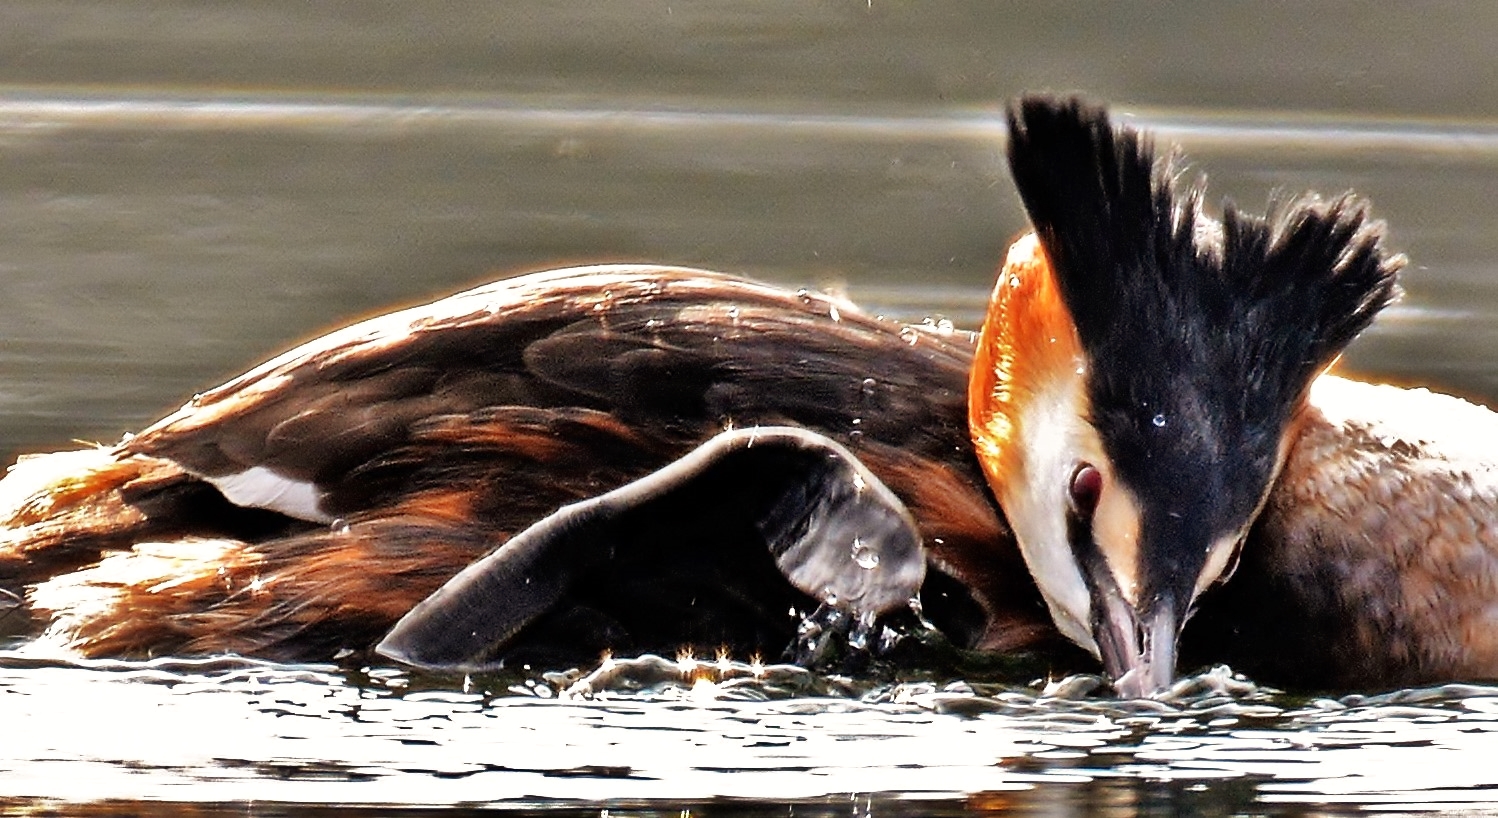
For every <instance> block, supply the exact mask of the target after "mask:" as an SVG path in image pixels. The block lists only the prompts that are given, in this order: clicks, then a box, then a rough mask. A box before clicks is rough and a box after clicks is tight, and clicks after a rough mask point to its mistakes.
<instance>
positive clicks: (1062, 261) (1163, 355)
mask: <svg viewBox="0 0 1498 818" xmlns="http://www.w3.org/2000/svg"><path fill="white" fill-rule="evenodd" d="M1009 137H1010V138H1009V164H1010V168H1011V170H1012V172H1013V175H1014V181H1015V184H1016V186H1017V187H1018V189H1019V193H1020V197H1021V198H1022V199H1023V201H1024V205H1025V209H1026V211H1027V212H1028V213H1029V216H1030V220H1031V222H1032V223H1033V225H1034V227H1035V230H1036V232H1037V234H1038V235H1039V237H1040V240H1041V243H1042V245H1043V246H1044V248H1045V251H1046V254H1047V256H1048V257H1049V259H1050V262H1051V267H1052V269H1053V271H1054V274H1055V276H1056V278H1057V282H1058V286H1059V289H1060V291H1061V294H1062V299H1063V300H1064V301H1065V303H1066V305H1067V308H1068V309H1069V311H1070V312H1071V317H1072V320H1073V322H1074V323H1075V325H1076V328H1077V334H1078V337H1079V339H1080V340H1081V343H1082V348H1083V350H1084V352H1085V354H1086V355H1087V357H1088V360H1089V361H1090V362H1091V366H1090V367H1089V369H1088V376H1087V377H1088V382H1087V391H1088V397H1089V401H1090V404H1091V412H1092V414H1093V416H1092V418H1091V421H1092V423H1093V425H1094V427H1095V428H1097V430H1098V432H1099V434H1100V436H1101V438H1102V439H1103V442H1104V446H1105V447H1106V448H1107V450H1108V455H1109V457H1110V459H1111V460H1112V461H1113V463H1114V466H1115V467H1116V468H1117V469H1118V470H1119V473H1120V476H1121V477H1122V478H1123V479H1124V480H1126V481H1127V482H1128V483H1130V485H1131V487H1132V488H1133V489H1134V491H1135V492H1136V493H1143V494H1145V495H1156V496H1151V497H1147V498H1144V499H1147V500H1153V501H1157V503H1156V505H1160V506H1163V507H1165V508H1168V509H1172V510H1173V511H1172V513H1173V514H1175V515H1179V516H1182V517H1184V518H1188V519H1195V520H1197V521H1198V522H1197V523H1195V524H1199V525H1203V526H1206V527H1208V528H1210V529H1213V530H1212V531H1208V532H1203V533H1208V534H1219V533H1224V532H1223V531H1221V530H1217V529H1222V528H1227V527H1230V526H1233V525H1237V524H1240V523H1241V522H1242V519H1241V518H1240V519H1233V518H1234V517H1237V516H1238V515H1239V514H1240V513H1241V514H1242V518H1246V517H1247V516H1248V515H1251V514H1252V510H1253V508H1254V504H1256V503H1257V500H1258V498H1259V497H1260V496H1261V495H1262V491H1263V488H1264V487H1265V486H1266V485H1267V484H1268V481H1269V480H1270V479H1271V478H1272V477H1273V468H1274V462H1275V455H1276V451H1277V446H1278V442H1279V439H1280V436H1281V435H1282V434H1283V433H1284V429H1285V427H1286V425H1287V423H1288V418H1289V416H1290V413H1291V412H1292V411H1294V408H1295V407H1296V406H1297V405H1298V404H1299V402H1300V401H1301V400H1302V398H1303V397H1304V395H1305V391H1306V389H1307V387H1308V386H1309V385H1310V383H1311V381H1312V380H1313V379H1314V378H1315V377H1316V376H1317V375H1318V374H1319V373H1320V372H1321V370H1322V369H1324V368H1325V367H1326V366H1327V365H1328V364H1330V363H1331V361H1332V360H1333V359H1334V358H1335V357H1336V356H1337V355H1338V354H1339V353H1340V352H1341V351H1342V349H1343V348H1344V347H1345V346H1346V345H1347V344H1348V343H1349V342H1350V341H1351V340H1352V339H1353V338H1354V337H1356V336H1357V335H1358V333H1359V332H1361V331H1362V330H1363V329H1364V328H1366V327H1367V326H1368V324H1369V323H1370V322H1371V321H1372V320H1373V318H1374V317H1375V316H1376V315H1377V314H1378V312H1379V311H1380V310H1381V309H1383V308H1384V307H1385V306H1386V305H1387V304H1388V303H1389V302H1390V301H1391V300H1392V299H1393V297H1394V295H1395V292H1396V286H1395V275H1396V273H1397V272H1398V270H1399V268H1400V267H1402V266H1403V263H1404V259H1403V257H1402V256H1399V255H1397V254H1395V253H1392V252H1391V251H1389V250H1388V249H1387V248H1386V246H1385V242H1384V235H1383V225H1382V223H1380V222H1376V221H1373V220H1372V219H1371V218H1370V216H1369V212H1368V207H1367V205H1366V203H1365V202H1364V201H1363V200H1361V199H1359V198H1357V197H1355V196H1353V195H1350V194H1349V195H1344V196H1341V197H1339V198H1335V199H1329V200H1324V199H1321V198H1319V197H1317V196H1314V195H1306V196H1302V197H1299V198H1296V199H1293V200H1291V201H1289V202H1287V203H1282V204H1280V205H1279V206H1277V207H1272V208H1271V214H1270V216H1269V217H1267V218H1266V217H1259V216H1254V215H1248V214H1244V213H1242V212H1240V211H1238V210H1237V209H1236V208H1234V207H1232V206H1231V205H1229V206H1227V207H1226V208H1225V212H1224V215H1223V218H1222V221H1221V222H1220V223H1219V222H1217V221H1214V220H1212V219H1210V218H1207V217H1206V216H1204V215H1203V214H1202V212H1201V201H1202V195H1203V190H1204V186H1203V185H1202V184H1201V183H1200V182H1197V183H1193V184H1190V185H1185V184H1181V183H1179V182H1178V181H1177V176H1178V170H1177V166H1176V162H1175V161H1174V157H1173V156H1172V157H1166V158H1159V157H1157V156H1156V153H1155V150H1154V147H1153V145H1152V144H1151V141H1150V139H1149V138H1148V137H1147V136H1145V135H1142V134H1140V133H1138V132H1136V131H1134V130H1132V129H1130V128H1127V127H1119V128H1115V127H1114V126H1113V124H1112V123H1111V122H1110V121H1109V118H1108V115H1107V112H1106V111H1105V110H1104V109H1102V108H1100V107H1095V106H1091V105H1088V104H1086V103H1084V102H1082V101H1079V100H1077V99H1074V98H1062V99H1058V98H1055V97H1050V96H1030V97H1025V98H1023V99H1021V100H1019V101H1018V102H1017V103H1016V104H1014V105H1013V106H1012V107H1011V108H1010V110H1009ZM1182 486H1199V487H1200V491H1201V492H1212V493H1215V494H1216V496H1217V497H1218V498H1222V497H1223V496H1228V497H1230V498H1231V499H1232V501H1231V502H1228V503H1225V504H1221V503H1217V504H1211V503H1205V502H1202V503H1193V502H1192V501H1191V500H1190V499H1189V498H1186V499H1181V498H1179V497H1176V496H1170V493H1172V492H1173V493H1174V494H1175V495H1185V494H1195V493H1197V492H1195V491H1192V492H1182V491H1181V487H1182ZM1149 505H1150V503H1146V506H1149ZM1214 505H1215V506H1221V505H1225V506H1227V508H1221V507H1218V508H1217V509H1216V512H1215V513H1214V512H1213V511H1212V510H1211V509H1209V508H1208V506H1214ZM1203 516H1204V517H1207V518H1210V517H1213V516H1220V517H1222V519H1216V520H1213V519H1201V517H1203ZM1145 524H1148V520H1146V521H1145Z"/></svg>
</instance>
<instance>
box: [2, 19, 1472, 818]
mask: <svg viewBox="0 0 1498 818" xmlns="http://www.w3.org/2000/svg"><path fill="white" fill-rule="evenodd" d="M0 15H3V16H4V18H5V19H4V21H3V25H0V452H4V453H6V455H7V457H10V456H13V455H14V454H17V453H21V452H26V451H37V450H48V449H53V448H58V447H65V446H68V445H71V443H72V441H75V440H103V441H110V440H114V439H116V438H117V437H118V436H119V435H120V434H121V433H123V432H125V431H128V430H131V429H136V428H139V427H140V426H142V425H143V424H145V423H148V422H150V421H151V420H153V419H154V418H156V417H159V416H160V415H161V414H162V413H163V412H165V411H168V410H170V409H171V408H172V407H174V406H176V405H177V404H179V403H180V402H182V401H184V400H186V399H187V398H188V397H189V396H191V395H192V394H193V393H194V392H197V391H200V390H202V389H203V388H205V387H207V386H210V385H212V384H213V383H215V382H218V381H220V380H222V379H224V378H226V377H229V376H231V375H233V374H235V373H237V372H238V371H241V370H242V369H244V368H245V367H247V366H249V365H251V364H253V363H255V362H257V361H259V360H262V359H264V358H265V357H268V356H269V355H271V354H273V353H275V352H277V351H279V350H281V349H284V348H286V347H287V346H289V345H291V344H293V343H295V342H297V341H298V340H301V339H304V338H306V337H309V336H311V335H313V334H315V333H317V332H318V331H320V330H323V329H326V328H329V327H331V326H334V325H337V324H340V323H343V322H346V321H348V320H350V319H352V318H355V317H359V316H362V315H366V314H369V313H370V312H372V311H376V310H380V309H383V308H386V307H389V306H392V305H395V304H406V303H412V302H416V301H420V300H424V299H428V298H431V297H435V296H439V295H442V294H445V293H449V292H453V291H456V290H458V289H461V288H463V287H466V286H469V285H471V284H474V283H478V282H481V281H485V280H489V279H491V278H494V277H497V276H500V275H509V274H513V273H516V272H520V271H524V270H534V269H541V268H547V267H555V266H562V265H565V264H569V263H576V262H597V261H633V260H641V261H653V262H665V263H676V264H687V265H693V266H701V267H707V268H712V269H720V270H727V271H732V272H738V273H742V274H746V275H752V276H757V277H760V278H764V279H767V280H770V281H774V282H778V283H782V284H785V285H787V286H793V287H799V286H813V287H824V288H831V289H836V290H839V291H842V292H846V293H847V294H848V295H849V296H850V297H852V298H853V299H854V300H856V301H859V302H860V303H863V304H865V305H867V306H868V307H869V308H870V309H872V310H874V311H876V312H881V313H885V314H889V315H894V316H899V317H902V318H907V319H911V320H920V319H922V318H924V317H927V316H942V317H948V318H951V319H953V320H954V321H955V322H956V323H958V324H959V325H963V326H972V325H973V324H974V323H975V322H976V321H977V319H978V317H979V315H980V311H981V309H982V306H983V303H984V299H985V297H986V293H987V290H988V288H989V286H990V283H991V276H992V274H993V270H994V268H995V266H996V264H997V263H998V261H999V259H1001V258H1002V253H1003V249H1004V246H1005V244H1006V243H1007V242H1008V240H1009V239H1010V238H1011V237H1013V236H1014V235H1016V234H1017V233H1019V232H1020V231H1021V230H1022V229H1023V218H1022V215H1021V212H1020V210H1019V206H1018V203H1017V201H1016V199H1015V197H1014V194H1013V190H1012V188H1011V187H1010V184H1009V182H1008V178H1007V175H1006V172H1005V170H1004V166H1003V161H1002V144H1001V139H1002V113H1001V112H1002V103H1003V100H1005V99H1007V98H1009V97H1011V96H1013V95H1014V94H1016V93H1018V92H1020V91H1021V90H1025V89H1036V88H1059V89H1081V90H1085V91H1088V92H1090V93H1092V94H1094V95H1095V96H1097V97H1099V98H1102V99H1107V100H1110V101H1113V102H1114V103H1116V105H1117V108H1116V110H1117V112H1118V115H1119V116H1120V117H1123V118H1126V119H1127V120H1129V121H1131V122H1134V123H1135V124H1137V125H1140V126H1142V127H1148V128H1152V129H1155V130H1157V131H1158V132H1159V133H1160V134H1161V136H1162V138H1169V139H1175V140H1179V141H1181V142H1182V143H1184V144H1185V146H1186V148H1187V150H1188V152H1189V154H1190V156H1191V158H1192V159H1193V160H1194V162H1195V166H1196V167H1197V168H1199V169H1201V170H1203V171H1206V172H1207V173H1209V175H1210V179H1211V184H1212V188H1211V190H1212V196H1211V197H1209V198H1212V200H1214V201H1216V199H1217V198H1218V197H1221V196H1230V197H1232V198H1233V199H1234V200H1236V201H1238V202H1239V203H1241V204H1242V205H1244V206H1245V207H1248V208H1250V209H1254V208H1257V207H1258V206H1259V205H1260V204H1261V203H1263V202H1265V201H1266V200H1267V199H1268V197H1269V195H1270V192H1271V191H1273V190H1281V191H1286V192H1290V193H1294V192H1298V191H1301V190H1304V189H1308V188H1312V189H1318V190H1321V191H1323V192H1326V193H1329V194H1336V193H1340V192H1342V191H1343V190H1346V189H1349V188H1353V189H1356V190H1357V191H1359V192H1360V193H1362V194H1365V195H1367V196H1369V197H1370V198H1371V199H1372V200H1373V202H1374V204H1375V208H1376V213H1377V214H1378V215H1380V216H1381V217H1382V218H1385V219H1387V220H1388V221H1389V222H1390V224H1391V228H1390V230H1391V236H1392V240H1393V243H1394V245H1395V246H1397V247H1399V248H1401V249H1402V250H1404V251H1405V252H1407V253H1408V254H1409V256H1410V258H1411V265H1410V267H1409V269H1408V271H1407V273H1406V274H1405V276H1404V278H1403V281H1404V287H1405V290H1406V294H1405V297H1404V299H1403V301H1402V302H1401V303H1400V304H1398V305H1397V306H1396V307H1394V308H1393V309H1391V310H1390V311H1388V312H1387V313H1386V314H1385V315H1384V316H1383V317H1382V318H1380V320H1379V321H1378V322H1377V323H1376V325H1375V326H1374V328H1373V329H1372V330H1371V331H1370V332H1369V333H1367V335H1366V336H1365V337H1364V338H1362V339H1361V340H1360V341H1359V342H1357V344H1356V345H1355V346H1354V348H1353V349H1352V350H1351V351H1350V352H1349V353H1348V355H1347V360H1346V365H1347V366H1348V367H1349V368H1351V369H1353V370H1355V371H1358V372H1362V373H1365V374H1369V375H1373V376H1378V377H1386V378H1393V379H1396V380H1400V381H1405V382H1412V383H1432V384H1436V385H1440V386H1443V387H1445V388H1449V389H1454V390H1457V391H1459V392H1461V393H1463V394H1467V395H1470V396H1473V397H1476V398H1480V399H1488V400H1492V399H1498V365H1495V364H1494V363H1493V356H1492V355H1491V352H1490V351H1491V350H1492V349H1494V348H1495V342H1498V320H1495V319H1498V275H1495V273H1498V207H1495V206H1494V203H1495V198H1494V197H1495V191H1498V94H1494V93H1493V89H1494V88H1495V87H1498V61H1494V60H1493V59H1492V56H1491V55H1492V42H1493V37H1492V32H1493V31H1494V26H1495V25H1498V12H1494V11H1493V10H1491V9H1488V8H1484V7H1475V6H1472V5H1470V4H1459V3H1419V4H1407V5H1401V4H1379V5H1377V6H1376V7H1369V6H1366V5H1364V4H1351V3H1330V2H1323V3H1310V4H1297V5H1296V6H1294V7H1286V8H1283V9H1274V10H1266V9H1265V8H1263V7H1260V6H1253V7H1250V6H1244V7H1242V8H1241V9H1239V8H1237V7H1233V6H1224V7H1223V8H1216V7H1214V6H1213V5H1212V4H1205V5H1195V4H1194V5H1192V6H1190V7H1189V8H1187V7H1181V8H1173V7H1172V6H1171V5H1170V4H1151V5H1150V6H1148V7H1140V6H1136V5H1134V4H1122V3H1121V4H1108V5H1107V6H1088V7H1082V6H1078V7H1075V8H1071V7H1066V6H1058V5H1057V4H1055V3H1052V2H1033V3H1032V2H1019V3H1004V4H993V3H987V2H970V3H968V2H964V3H949V4H941V5H934V4H932V5H928V4H897V3H889V2H883V0H874V2H867V1H866V0H857V2H848V3H842V2H826V3H806V2H800V1H799V0H798V1H797V2H790V0H786V1H785V2H766V3H757V4H743V3H738V2H716V1H715V2H701V3H692V4H685V3H673V2H649V0H615V1H614V2H610V3H606V4H596V3H587V4H579V3H566V2H557V1H556V0H547V1H546V2H538V3H531V4H526V5H524V6H515V5H512V4H489V3H482V4H481V3H467V2H459V3H452V4H442V5H441V6H434V5H432V4H423V5H421V6H419V7H418V6H408V5H405V4H394V3H343V2H331V3H319V4H317V5H315V6H309V5H305V4H300V3H275V2H246V3H235V4H228V5H218V6H202V5H199V4H195V3H186V2H181V3H179V2H174V0H157V1H156V2H149V1H148V0H119V2H110V3H89V2H85V3H78V4H68V5H67V6H66V7H63V6H58V5H56V4H50V3H40V2H38V3H32V2H19V3H12V4H9V5H8V6H7V7H6V9H5V11H4V12H0ZM3 628H4V625H3V624H0V629H3ZM556 670H563V669H556ZM625 681H628V680H627V679H626V680H625ZM636 681H638V682H639V684H637V685H631V684H625V683H624V682H620V683H619V684H618V685H616V686H609V685H605V686H603V687H602V688H601V689H600V690H598V691H595V693H594V694H593V695H590V696H584V695H580V694H576V693H574V694H568V692H567V691H568V681H567V680H565V679H562V678H561V677H557V676H552V677H550V678H549V679H548V677H546V676H544V675H543V669H539V668H537V669H534V670H533V671H531V672H529V673H527V672H520V673H517V675H516V676H515V677H513V678H509V679H503V680H497V679H479V680H473V679H469V680H464V679H462V678H443V677H435V678H429V677H416V678H413V677H411V676H409V675H407V674H406V673H404V672H402V671H400V670H397V669H391V668H364V667H360V666H352V667H346V668H344V667H336V666H315V667H288V666H277V665H266V664H260V663H254V662H248V661H245V660H239V659H215V660H208V661H202V662H198V661H185V660H171V659H167V660H160V661H157V662H151V663H83V662H68V661H59V660H52V659H48V660H41V659H37V658H34V657H28V656H23V655H20V654H16V653H14V652H11V653H4V654H0V725H3V726H0V812H3V813H13V812H14V813H22V814H96V815H128V814H137V813H140V812H143V811H146V809H147V807H150V808H152V809H158V808H162V807H163V806H167V805H169V806H171V807H173V808H175V809H179V810H181V811H185V812H192V813H195V814H202V815H222V814H262V815H280V814H299V815H300V814H308V813H309V812H311V813H314V814H329V815H372V814H379V815H404V814H418V813H424V812H425V811H426V810H427V809H429V808H437V807H441V808H449V807H453V806H468V807H473V808H475V809H477V808H480V807H494V808H503V809H507V810H520V811H526V812H537V813H546V814H556V813H571V814H584V813H586V814H589V815H599V814H602V813H604V812H608V813H609V814H665V813H670V814H679V813H682V812H686V811H690V812H693V813H698V814H732V815H756V816H767V815H786V814H801V815H824V814H825V815H886V816H889V815H914V814H968V813H974V812H978V813H983V812H1013V813H1021V814H1029V813H1043V814H1047V815H1071V814H1084V813H1085V814H1093V813H1101V814H1107V815H1133V814H1140V813H1143V814H1178V813H1203V814H1210V815H1227V814H1237V813H1255V814H1263V813H1275V814H1294V815H1300V814H1318V815H1319V814H1336V813H1342V812H1354V811H1361V810H1367V809H1375V810H1383V809H1396V810H1415V809H1454V810H1465V809H1493V808H1494V804H1493V803H1492V802H1493V801H1494V800H1498V799H1495V798H1494V796H1493V792H1494V786H1495V785H1498V774H1495V773H1493V772H1492V771H1491V763H1490V761H1489V760H1490V759H1492V758H1493V757H1495V753H1498V739H1495V736H1494V714H1495V712H1498V690H1495V689H1493V688H1489V687H1478V686H1451V687H1443V688H1435V689H1430V690H1417V691H1397V692H1386V691H1361V692H1358V693H1354V694H1349V693H1347V692H1346V691H1342V692H1339V693H1338V694H1337V695H1334V696H1331V697H1327V698H1307V697H1304V696H1288V695H1283V694H1277V693H1274V692H1272V691H1268V690H1265V689H1261V688H1258V687H1255V686H1254V685H1252V684H1251V683H1249V682H1246V681H1242V680H1233V679H1232V678H1231V677H1230V676H1226V675H1223V674H1222V673H1216V674H1212V675H1208V676H1206V677H1204V678H1203V679H1202V680H1201V683H1200V689H1197V690H1194V691H1185V692H1184V693H1183V694H1182V695H1181V696H1180V697H1179V698H1177V699H1174V700H1171V701H1168V702H1166V703H1163V704H1157V705H1145V704H1128V703H1122V704H1121V703H1118V702H1113V701H1109V700H1106V699H1100V698H1097V697H1096V696H1095V695H1094V696H1092V697H1091V698H1088V697H1083V698H1081V699H1077V698H1057V697H1048V696H1044V695H1042V693H1043V691H1044V685H1039V686H1030V685H1028V684H1027V683H1028V682H1029V681H1030V680H1029V679H1010V680H1006V683H1005V684H1002V685H999V684H993V683H985V682H984V680H978V679H967V680H953V679H939V680H935V681H933V682H929V683H928V682H922V681H909V680H907V681H906V682H905V683H903V684H897V683H895V682H893V681H888V680H854V681H851V682H848V681H844V680H838V679H826V678H804V677H799V676H796V677H794V678H791V677H786V678H779V677H777V678H776V679H774V680H771V681H765V680H749V681H741V682H737V683H733V684H729V685H706V684H696V683H693V682H692V681H691V677H690V675H689V674H688V675H681V674H678V675H677V677H674V678H664V679H663V678H657V677H652V678H651V679H647V680H643V681H641V680H636ZM1078 685H1079V686H1080V687H1082V688H1085V687H1086V685H1085V684H1083V683H1080V682H1077V683H1073V686H1074V687H1075V686H1078ZM1072 692H1073V693H1076V690H1075V689H1074V690H1073V691H1072ZM145 802H150V803H145ZM158 802H160V803H158Z"/></svg>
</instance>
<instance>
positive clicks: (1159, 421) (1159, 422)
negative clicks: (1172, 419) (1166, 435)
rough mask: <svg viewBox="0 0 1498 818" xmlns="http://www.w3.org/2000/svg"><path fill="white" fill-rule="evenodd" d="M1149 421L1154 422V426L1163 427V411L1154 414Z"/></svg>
mask: <svg viewBox="0 0 1498 818" xmlns="http://www.w3.org/2000/svg"><path fill="white" fill-rule="evenodd" d="M1150 422H1151V423H1153V424H1155V426H1156V428H1160V429H1163V428H1165V413H1163V412H1162V413H1160V414H1158V415H1155V416H1154V417H1153V418H1151V419H1150Z"/></svg>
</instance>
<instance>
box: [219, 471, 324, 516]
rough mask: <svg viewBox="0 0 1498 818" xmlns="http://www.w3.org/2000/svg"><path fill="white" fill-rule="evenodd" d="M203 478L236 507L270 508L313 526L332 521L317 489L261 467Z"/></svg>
mask: <svg viewBox="0 0 1498 818" xmlns="http://www.w3.org/2000/svg"><path fill="white" fill-rule="evenodd" d="M204 479H206V480H207V481H208V482H210V483H212V484H213V487H214V488H216V489H218V490H219V492H220V493H221V494H223V495H224V497H225V498H227V499H228V500H229V502H231V503H233V504H234V505H236V506H245V507H247V508H265V509H270V510H271V511H279V512H280V513H282V514H285V515H287V516H290V517H296V518H297V519H299V520H307V521H308V522H313V523H328V522H332V521H333V518H332V517H329V516H328V515H327V514H324V513H323V511H322V509H321V507H320V506H321V504H322V492H320V491H318V490H317V486H315V485H313V484H312V483H304V482H302V481H300V480H292V479H291V478H289V477H285V476H283V475H280V474H277V473H275V472H274V471H271V470H270V469H267V468H266V467H264V466H255V467H253V468H250V469H246V470H245V471H242V472H240V473H238V474H226V475H223V476H222V477H207V478H204Z"/></svg>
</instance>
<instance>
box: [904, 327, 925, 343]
mask: <svg viewBox="0 0 1498 818" xmlns="http://www.w3.org/2000/svg"><path fill="white" fill-rule="evenodd" d="M920 339H921V331H920V330H918V329H916V328H915V327H904V328H902V329H901V330H900V340H901V341H904V342H905V343H907V344H910V345H911V346H915V342H916V341H919V340H920Z"/></svg>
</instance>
